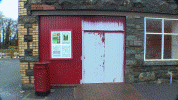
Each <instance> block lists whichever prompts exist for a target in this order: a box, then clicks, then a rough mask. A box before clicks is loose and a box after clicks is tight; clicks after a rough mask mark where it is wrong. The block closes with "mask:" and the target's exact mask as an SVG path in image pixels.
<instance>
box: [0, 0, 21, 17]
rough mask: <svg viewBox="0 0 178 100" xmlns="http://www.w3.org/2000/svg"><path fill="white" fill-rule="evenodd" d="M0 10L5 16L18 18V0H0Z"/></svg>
mask: <svg viewBox="0 0 178 100" xmlns="http://www.w3.org/2000/svg"><path fill="white" fill-rule="evenodd" d="M0 11H2V12H3V14H4V15H5V17H9V18H12V19H14V20H16V19H17V18H18V0H0Z"/></svg>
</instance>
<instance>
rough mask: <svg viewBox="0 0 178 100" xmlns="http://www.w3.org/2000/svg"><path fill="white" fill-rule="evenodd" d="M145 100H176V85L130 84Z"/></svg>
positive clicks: (177, 85)
mask: <svg viewBox="0 0 178 100" xmlns="http://www.w3.org/2000/svg"><path fill="white" fill-rule="evenodd" d="M132 86H133V87H134V88H135V89H137V90H138V92H139V93H140V94H141V95H142V96H143V97H144V98H146V99H147V100H176V97H177V96H178V83H173V84H132Z"/></svg>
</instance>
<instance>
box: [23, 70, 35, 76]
mask: <svg viewBox="0 0 178 100" xmlns="http://www.w3.org/2000/svg"><path fill="white" fill-rule="evenodd" d="M25 72H26V76H33V69H27V70H26V71H25Z"/></svg>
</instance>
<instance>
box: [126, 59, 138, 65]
mask: <svg viewBox="0 0 178 100" xmlns="http://www.w3.org/2000/svg"><path fill="white" fill-rule="evenodd" d="M126 65H137V61H136V60H126Z"/></svg>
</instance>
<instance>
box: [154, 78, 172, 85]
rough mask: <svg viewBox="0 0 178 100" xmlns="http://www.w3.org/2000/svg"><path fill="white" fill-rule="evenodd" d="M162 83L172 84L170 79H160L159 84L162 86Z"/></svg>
mask: <svg viewBox="0 0 178 100" xmlns="http://www.w3.org/2000/svg"><path fill="white" fill-rule="evenodd" d="M162 83H170V80H169V79H158V80H157V84H162Z"/></svg>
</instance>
